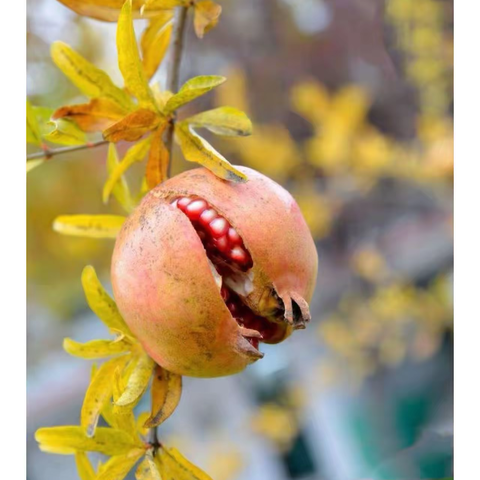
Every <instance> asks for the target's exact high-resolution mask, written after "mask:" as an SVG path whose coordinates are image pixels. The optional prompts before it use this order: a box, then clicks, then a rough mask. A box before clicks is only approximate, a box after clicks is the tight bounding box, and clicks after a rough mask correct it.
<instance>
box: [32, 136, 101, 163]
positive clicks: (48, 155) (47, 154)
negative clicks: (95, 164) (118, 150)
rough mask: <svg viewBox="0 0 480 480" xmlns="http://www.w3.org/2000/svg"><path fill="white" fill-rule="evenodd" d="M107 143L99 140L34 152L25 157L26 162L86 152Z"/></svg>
mask: <svg viewBox="0 0 480 480" xmlns="http://www.w3.org/2000/svg"><path fill="white" fill-rule="evenodd" d="M107 143H108V140H99V141H98V142H93V143H86V144H85V145H74V146H73V147H62V148H54V149H52V150H50V149H45V150H43V151H41V152H35V153H31V154H30V155H27V161H28V160H36V159H38V158H45V159H46V160H47V159H49V158H52V157H55V156H56V155H62V154H63V153H71V152H77V151H79V150H86V149H88V148H95V147H101V146H102V145H106V144H107Z"/></svg>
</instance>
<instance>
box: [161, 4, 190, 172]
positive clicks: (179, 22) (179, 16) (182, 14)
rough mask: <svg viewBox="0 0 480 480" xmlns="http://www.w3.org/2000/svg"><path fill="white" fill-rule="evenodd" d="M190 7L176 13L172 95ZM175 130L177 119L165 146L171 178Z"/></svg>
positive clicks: (169, 86)
mask: <svg viewBox="0 0 480 480" xmlns="http://www.w3.org/2000/svg"><path fill="white" fill-rule="evenodd" d="M187 15H188V6H187V7H178V8H177V11H176V12H175V24H174V27H173V46H172V48H173V50H172V56H171V58H170V64H169V67H168V72H167V90H170V91H171V92H172V93H177V91H178V84H179V77H180V63H181V61H182V53H183V44H184V40H185V31H186V28H185V26H186V24H187ZM174 129H175V119H174V118H173V119H172V121H171V122H170V124H169V126H168V127H167V130H166V132H165V146H166V147H167V150H168V156H169V159H170V161H169V162H168V171H167V176H168V177H169V176H170V172H171V168H172V149H173V132H174Z"/></svg>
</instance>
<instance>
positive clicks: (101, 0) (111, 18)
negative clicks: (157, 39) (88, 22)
mask: <svg viewBox="0 0 480 480" xmlns="http://www.w3.org/2000/svg"><path fill="white" fill-rule="evenodd" d="M59 2H61V3H63V4H64V5H66V6H67V7H68V8H70V9H72V10H73V11H74V12H76V13H78V14H79V15H82V16H84V17H91V18H96V19H97V20H103V21H105V22H116V21H117V20H118V15H119V14H120V9H121V8H122V5H123V4H124V2H125V0H59ZM147 3H148V4H149V8H148V9H146V8H145V9H144V6H145V5H146V4H147ZM172 3H175V6H176V5H179V4H180V2H179V0H176V1H174V0H153V1H148V0H147V1H145V0H133V6H132V10H133V12H132V13H133V16H134V17H135V18H144V17H145V16H147V17H150V16H153V15H157V14H158V12H159V11H161V10H163V9H164V8H171V7H170V4H172Z"/></svg>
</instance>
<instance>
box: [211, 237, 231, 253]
mask: <svg viewBox="0 0 480 480" xmlns="http://www.w3.org/2000/svg"><path fill="white" fill-rule="evenodd" d="M213 245H214V246H215V247H217V248H218V249H219V250H220V251H221V252H222V253H226V252H228V250H229V244H228V238H227V236H226V235H224V236H223V237H220V238H216V239H215V240H214V241H213Z"/></svg>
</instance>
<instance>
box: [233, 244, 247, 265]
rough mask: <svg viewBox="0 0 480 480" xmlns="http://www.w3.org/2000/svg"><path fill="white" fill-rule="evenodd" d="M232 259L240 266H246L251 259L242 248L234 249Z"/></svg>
mask: <svg viewBox="0 0 480 480" xmlns="http://www.w3.org/2000/svg"><path fill="white" fill-rule="evenodd" d="M230 258H231V259H232V260H233V261H234V262H236V263H239V264H240V265H245V264H246V263H247V262H248V260H249V258H248V254H247V252H246V251H245V250H244V249H243V248H242V247H234V248H232V249H231V250H230Z"/></svg>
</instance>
